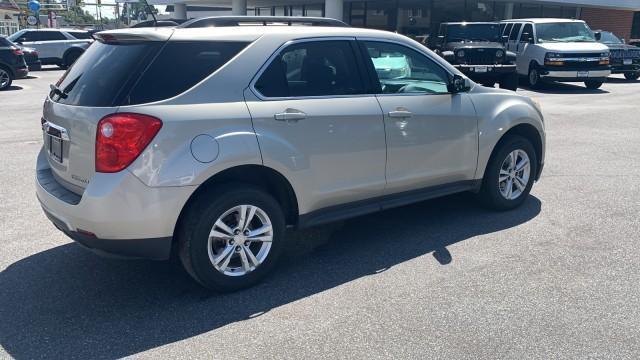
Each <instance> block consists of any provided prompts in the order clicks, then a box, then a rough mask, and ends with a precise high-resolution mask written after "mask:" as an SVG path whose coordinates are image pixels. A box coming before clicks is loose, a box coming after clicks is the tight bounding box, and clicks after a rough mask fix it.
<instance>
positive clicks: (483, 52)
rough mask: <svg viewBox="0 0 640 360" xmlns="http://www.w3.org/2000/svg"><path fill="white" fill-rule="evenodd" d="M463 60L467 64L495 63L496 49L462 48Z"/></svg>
mask: <svg viewBox="0 0 640 360" xmlns="http://www.w3.org/2000/svg"><path fill="white" fill-rule="evenodd" d="M464 53H465V56H464V62H465V63H466V64H469V65H493V64H496V63H497V61H496V49H464Z"/></svg>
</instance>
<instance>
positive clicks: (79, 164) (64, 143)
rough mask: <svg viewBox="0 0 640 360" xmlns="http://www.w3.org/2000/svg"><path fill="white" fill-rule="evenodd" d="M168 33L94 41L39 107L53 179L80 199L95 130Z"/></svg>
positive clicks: (123, 35) (91, 167) (92, 155)
mask: <svg viewBox="0 0 640 360" xmlns="http://www.w3.org/2000/svg"><path fill="white" fill-rule="evenodd" d="M170 35H171V33H170V32H158V33H155V34H151V36H149V35H148V34H142V35H137V36H133V35H131V34H126V33H117V32H114V33H113V34H111V35H107V38H106V39H105V40H104V41H96V42H94V43H93V44H92V45H91V46H90V47H89V48H88V49H87V51H86V52H85V53H84V54H83V55H82V56H81V57H80V58H79V59H78V60H77V61H76V62H75V63H74V65H73V66H72V67H71V68H70V69H69V70H68V71H67V72H66V73H65V74H64V75H63V76H62V78H61V79H60V80H59V81H58V82H57V84H56V85H52V86H51V92H50V93H49V96H48V98H47V100H46V101H45V104H44V110H43V118H42V122H43V130H44V131H43V136H44V146H45V149H46V150H47V152H48V161H49V164H50V165H51V169H52V172H53V175H54V177H55V178H56V179H57V180H58V182H59V183H60V184H61V185H63V186H64V187H66V188H67V189H69V190H71V191H73V192H75V193H78V194H81V193H82V192H83V190H84V189H85V188H86V187H87V186H88V184H89V182H90V181H91V178H92V177H93V175H94V173H95V140H96V127H97V124H98V122H99V121H100V119H102V118H103V117H105V116H106V115H109V114H113V113H116V112H117V110H118V107H119V106H120V105H122V104H125V103H126V101H125V99H124V98H125V97H126V96H128V94H129V93H130V92H131V89H132V88H133V87H134V86H135V83H136V81H137V80H138V78H139V77H140V74H141V73H142V72H143V71H144V69H145V68H146V67H147V66H148V64H149V63H150V62H151V61H152V60H153V58H154V57H155V56H156V55H157V54H158V52H159V51H160V49H161V48H162V46H163V44H164V43H165V42H166V40H167V39H168V38H169V36H170Z"/></svg>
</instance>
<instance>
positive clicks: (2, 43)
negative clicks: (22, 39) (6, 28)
mask: <svg viewBox="0 0 640 360" xmlns="http://www.w3.org/2000/svg"><path fill="white" fill-rule="evenodd" d="M3 46H13V44H12V43H11V42H10V41H9V40H7V39H5V38H4V37H2V36H0V47H3Z"/></svg>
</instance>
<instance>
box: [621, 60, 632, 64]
mask: <svg viewBox="0 0 640 360" xmlns="http://www.w3.org/2000/svg"><path fill="white" fill-rule="evenodd" d="M622 62H623V64H625V65H631V64H633V59H624V60H622Z"/></svg>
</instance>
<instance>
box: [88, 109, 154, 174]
mask: <svg viewBox="0 0 640 360" xmlns="http://www.w3.org/2000/svg"><path fill="white" fill-rule="evenodd" d="M161 127H162V121H160V119H158V118H155V117H153V116H149V115H142V114H132V113H122V114H112V115H108V116H106V117H104V118H102V120H100V122H98V129H97V131H96V172H103V173H114V172H118V171H121V170H123V169H125V168H126V167H127V166H129V165H130V164H131V163H132V162H133V161H134V160H135V159H136V158H137V157H138V156H139V155H140V154H141V153H142V151H143V150H144V149H145V148H146V147H147V145H149V143H150V142H151V140H153V138H154V137H155V136H156V134H157V133H158V131H159V130H160V128H161Z"/></svg>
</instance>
